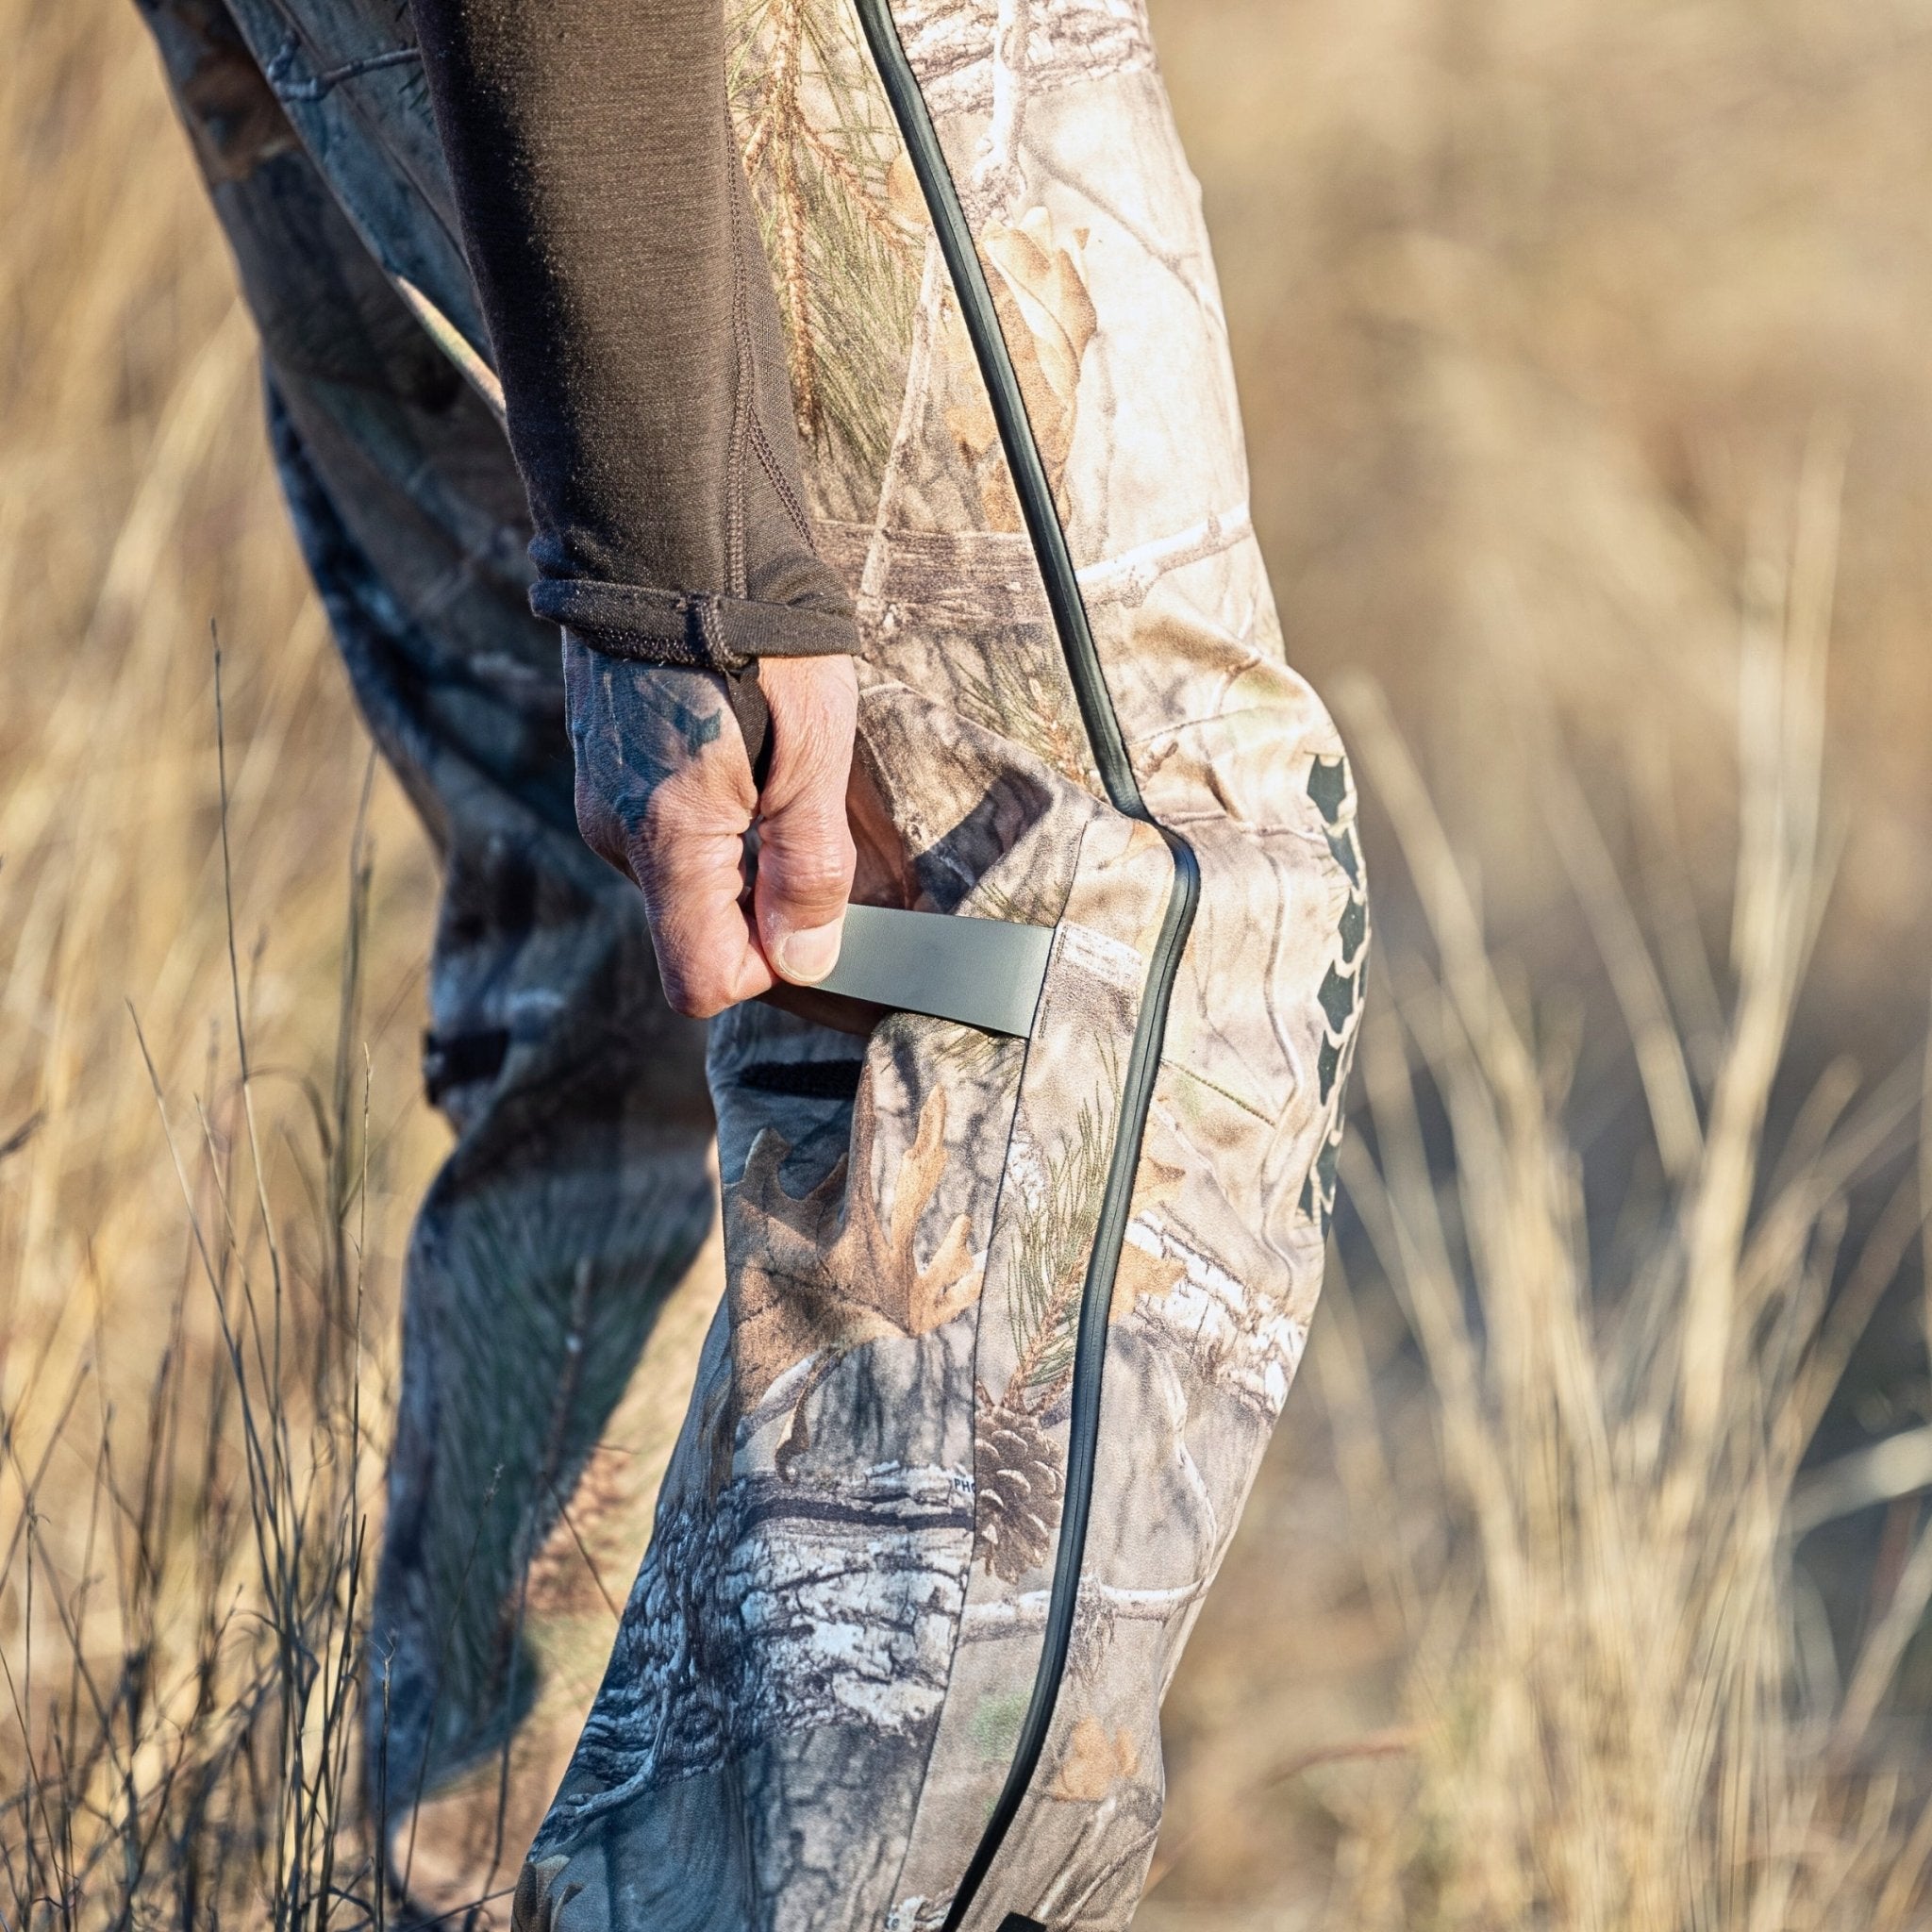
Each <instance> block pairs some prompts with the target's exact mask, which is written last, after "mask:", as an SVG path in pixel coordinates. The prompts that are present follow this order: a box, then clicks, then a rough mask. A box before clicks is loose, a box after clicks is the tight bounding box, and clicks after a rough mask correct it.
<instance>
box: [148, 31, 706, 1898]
mask: <svg viewBox="0 0 1932 1932" xmlns="http://www.w3.org/2000/svg"><path fill="white" fill-rule="evenodd" d="M143 10H144V12H145V13H146V15H147V18H148V20H149V23H150V25H152V26H153V28H154V30H155V32H156V35H157V38H158V43H159V46H160V49H161V53H162V57H163V60H164V63H165V65H166V68H167V71H168V75H169V78H170V80H171V82H172V84H173V85H174V88H175V94H176V98H177V102H178V104H179V106H180V109H181V112H182V115H183V118H184V120H185V121H186V123H187V125H188V128H189V131H190V133H191V136H192V139H193V141H194V144H195V148H196V152H197V155H198V156H199V158H200V159H201V161H202V164H203V167H204V170H205V172H206V174H207V175H208V181H209V186H210V190H211V192H212V194H213V198H214V201H215V205H216V208H217V210H218V212H219V213H220V215H221V218H222V220H223V222H224V225H225V228H226V230H227V233H228V237H229V240H230V242H231V243H232V245H233V248H234V252H235V255H236V258H237V261H238V264H239V266H240V269H241V271H242V280H243V285H244V288H245V290H246V291H247V294H248V298H249V300H250V303H251V306H252V307H253V308H254V311H255V314H256V317H257V320H258V324H259V325H260V328H261V333H262V340H263V347H264V356H265V361H266V367H267V380H268V391H269V393H268V415H269V425H270V434H271V437H272V440H273V443H274V449H275V459H276V463H277V466H278V468H279V470H280V473H281V476H282V480H283V485H284V489H285V491H286V493H287V497H288V501H289V505H290V508H291V512H292V515H293V520H294V524H295V527H296V531H297V535H298V538H299V540H300V542H301V545H302V549H303V552H304V555H305V558H306V559H307V561H308V567H309V569H310V571H311V573H312V575H313V576H314V578H315V581H316V584H317V587H318V589H319V591H320V592H321V594H322V596H323V599H324V602H325V606H326V608H327V611H328V615H329V618H330V621H331V625H332V626H333V629H334V632H335V635H336V639H337V641H338V643H339V646H340V648H341V654H342V658H343V660H344V663H345V666H346V668H347V670H348V672H349V675H350V679H351V683H352V686H353V688H354V691H355V693H356V697H357V700H358V705H359V706H360V708H361V710H362V713H363V715H364V717H365V719H366V720H367V722H368V723H369V725H370V728H371V729H372V731H373V732H374V734H375V738H376V741H377V742H378V744H379V745H380V747H381V749H382V752H383V755H384V756H385V758H387V759H388V760H389V762H390V763H391V766H392V768H393V769H394V770H395V772H396V773H397V774H398V776H399V777H400V778H401V780H402V782H403V784H404V785H405V787H406V788H407V789H408V792H409V795H410V796H411V798H412V800H413V801H414V802H415V804H416V806H417V808H418V810H419V811H420V812H421V814H422V816H423V819H424V822H425V826H426V827H427V829H428V831H429V833H430V835H431V837H432V838H433V839H434V840H435V841H436V843H437V846H438V849H439V852H440V854H441V862H442V870H443V891H442V904H441V913H440V917H439V921H438V926H437V932H436V941H435V950H434V957H433V962H432V967H431V974H430V1027H429V1031H428V1034H427V1037H426V1041H425V1080H426V1084H427V1087H428V1091H429V1094H430V1097H431V1099H432V1100H433V1101H434V1102H436V1103H437V1104H438V1105H439V1106H440V1107H441V1108H442V1109H443V1111H444V1112H445V1113H446V1114H447V1115H448V1117H449V1119H450V1121H451V1123H452V1124H453V1125H454V1126H455V1127H456V1129H457V1133H458V1139H457V1144H456V1146H455V1148H454V1149H453V1151H452V1153H451V1155H450V1157H449V1158H448V1160H447V1161H446V1163H445V1164H444V1166H443V1168H442V1170H441V1173H440V1174H438V1176H437V1177H436V1180H435V1182H434V1183H433V1185H432V1187H431V1189H430V1191H429V1193H428V1196H427V1197H426V1199H425V1202H424V1204H423V1208H422V1211H421V1214H420V1217H419V1219H418V1222H417V1225H416V1228H415V1232H414V1235H413V1238H412V1241H411V1244H410V1250H409V1257H408V1276H407V1286H406V1292H405V1313H404V1343H403V1364H402V1400H401V1407H400V1412H399V1414H398V1417H397V1421H396V1436H395V1441H394V1446H393V1451H392V1456H391V1468H390V1476H389V1506H388V1515H387V1520H386V1523H385V1525H384V1532H383V1547H382V1555H381V1561H380V1568H379V1574H378V1579H377V1585H376V1594H375V1610H374V1614H373V1617H372V1621H371V1630H370V1643H371V1646H372V1658H373V1675H372V1680H371V1687H370V1699H369V1754H368V1772H369V1789H370V1796H371V1800H372V1803H375V1804H376V1805H378V1806H379V1807H382V1808H383V1809H385V1810H386V1811H387V1813H388V1814H389V1817H388V1823H389V1824H390V1826H391V1829H390V1832H389V1837H390V1838H391V1840H393V1841H394V1843H395V1846H396V1848H397V1849H396V1861H397V1863H398V1865H399V1866H400V1865H401V1864H402V1863H403V1862H404V1861H405V1860H406V1858H407V1857H408V1856H409V1854H408V1851H407V1849H405V1848H406V1847H408V1846H410V1845H412V1844H413V1846H414V1851H415V1857H416V1860H417V1862H418V1864H419V1865H420V1866H421V1867H422V1868H423V1869H424V1870H425V1872H426V1871H430V1870H431V1869H432V1868H433V1869H434V1872H435V1874H436V1876H437V1878H438V1882H439V1884H441V1885H445V1886H446V1887H447V1888H449V1889H453V1890H456V1891H458V1893H461V1894H462V1895H465V1896H467V1895H469V1891H480V1890H487V1889H489V1876H490V1867H491V1862H492V1860H494V1859H496V1858H502V1859H507V1860H508V1864H509V1867H510V1869H511V1870H512V1871H513V1870H514V1866H515V1862H516V1860H517V1859H518V1857H520V1856H521V1853H522V1849H523V1846H522V1842H521V1840H519V1839H518V1838H517V1836H516V1831H517V1827H516V1825H515V1824H514V1822H511V1823H510V1824H508V1827H507V1828H506V1827H505V1825H504V1824H502V1822H501V1821H500V1820H499V1819H498V1817H497V1796H498V1789H499V1783H500V1779H499V1777H498V1770H499V1768H500V1754H502V1753H506V1752H508V1751H510V1750H511V1749H512V1744H513V1740H515V1739H516V1737H517V1734H518V1733H519V1731H520V1729H522V1728H523V1727H524V1726H525V1719H526V1717H527V1715H528V1714H529V1713H530V1712H531V1710H532V1709H533V1707H535V1705H536V1704H537V1702H538V1701H539V1699H540V1695H541V1691H542V1689H543V1688H544V1687H543V1685H542V1683H541V1674H542V1669H543V1668H544V1667H546V1666H547V1667H549V1668H551V1669H552V1670H553V1671H554V1670H560V1669H565V1668H567V1667H568V1666H567V1659H565V1658H564V1657H562V1655H561V1653H560V1650H559V1646H560V1645H563V1646H567V1645H568V1643H569V1642H572V1641H576V1642H579V1643H582V1644H583V1645H585V1646H587V1647H588V1651H589V1653H590V1654H591V1657H592V1659H593V1660H592V1661H591V1663H590V1666H589V1668H590V1669H591V1671H592V1672H593V1671H594V1668H595V1661H601V1657H602V1653H603V1650H604V1647H605V1646H606V1644H608V1634H609V1629H610V1627H611V1624H612V1622H613V1613H612V1612H611V1610H610V1609H609V1608H608V1604H607V1603H606V1602H605V1601H604V1595H605V1594H607V1593H608V1589H615V1590H618V1591H621V1589H622V1585H623V1578H624V1577H625V1574H627V1572H628V1567H629V1565H630V1564H631V1563H632V1562H634V1560H635V1548H636V1545H635V1542H634V1541H630V1542H627V1543H626V1542H625V1541H623V1540H622V1539H621V1540H620V1544H619V1547H620V1550H621V1554H619V1555H617V1556H616V1557H615V1558H614V1563H613V1568H612V1573H611V1578H610V1583H609V1585H608V1589H607V1587H606V1586H605V1585H603V1584H602V1583H601V1582H599V1583H597V1585H596V1587H595V1588H591V1579H589V1578H587V1577H586V1576H585V1575H584V1574H582V1559H578V1558H577V1557H576V1556H575V1544H576V1541H577V1540H578V1539H580V1538H582V1537H584V1536H587V1535H588V1536H590V1537H591V1540H592V1541H593V1542H594V1541H595V1537H596V1529H595V1525H593V1524H591V1521H590V1520H589V1514H588V1513H587V1512H590V1511H593V1510H595V1509H596V1508H597V1507H608V1506H609V1505H611V1504H613V1503H614V1504H615V1506H616V1507H617V1510H618V1513H619V1514H623V1512H624V1507H625V1504H626V1502H629V1501H633V1500H634V1499H633V1498H630V1497H628V1496H627V1495H626V1494H625V1486H624V1482H623V1480H622V1472H619V1473H617V1474H615V1475H613V1473H612V1472H611V1471H610V1470H608V1469H606V1470H604V1471H602V1472H601V1475H600V1476H599V1477H598V1482H599V1483H601V1488H600V1489H598V1493H597V1494H596V1495H594V1496H593V1495H591V1493H589V1491H586V1488H585V1484H586V1477H587V1472H588V1473H592V1474H594V1473H595V1472H594V1468H593V1465H594V1462H595V1457H596V1452H597V1448H598V1444H599V1442H600V1440H601V1439H602V1438H604V1437H605V1435H606V1433H607V1430H608V1425H609V1423H610V1419H611V1416H612V1413H613V1411H614V1410H615V1409H616V1408H617V1407H618V1405H619V1403H620V1402H621V1400H622V1398H623V1396H624V1393H625V1389H626V1385H627V1384H628V1382H629V1381H630V1378H631V1376H632V1374H633V1371H634V1369H635V1367H636V1365H637V1363H638V1360H639V1357H640V1354H641V1350H642V1348H643V1346H644V1343H645V1341H646V1339H647V1337H648V1335H649V1333H650V1330H651V1326H652V1324H653V1321H654V1319H655V1317H656V1314H657V1312H658V1308H659V1307H660V1305H661V1303H662V1301H663V1299H664V1297H665V1296H666V1294H667V1293H668V1292H669V1291H671V1290H672V1289H673V1288H674V1287H675V1285H676V1284H677V1283H678V1281H679V1280H680V1279H681V1278H682V1277H683V1276H684V1275H685V1274H686V1273H687V1271H688V1270H689V1269H690V1267H691V1264H692V1261H693V1259H694V1257H696V1256H697V1255H698V1253H699V1250H700V1248H701V1246H702V1244H703V1243H704V1241H705V1240H706V1237H707V1234H708V1230H709V1229H710V1227H711V1226H712V1224H713V1221H714V1218H715V1209H714V1205H713V1204H714V1183H713V1180H712V1178H711V1172H710V1158H709V1150H710V1142H711V1114H710V1108H709V1105H708V1097H707V1093H706V1090H705V1083H704V1068H703V1029H702V1028H701V1027H699V1026H696V1025H693V1024H690V1023H687V1022H683V1021H680V1020H678V1019H676V1018H675V1016H674V1015H672V1014H671V1013H670V1011H669V1009H668V1008H666V1007H665V1005H664V1003H663V1001H662V999H661V997H660V995H659V994H658V987H657V976H656V970H655V965H654V962H653V958H652V953H651V947H650V941H649V935H648V932H647V930H646V928H645V925H644V922H643V919H642V916H641V908H640V906H639V904H638V901H637V896H636V893H635V891H633V890H632V889H631V888H629V887H628V886H627V885H626V884H625V882H624V881H622V880H619V879H618V878H616V877H615V876H614V875H613V874H610V873H609V872H608V869H606V868H605V867H604V866H603V865H601V863H600V862H599V861H597V860H596V859H594V858H592V857H591V855H590V854H589V853H588V852H587V851H586V850H585V849H584V847H583V845H582V842H581V841H580V840H579V838H578V836H577V832H576V828H575V817H574V811H573V804H572V772H571V758H570V747H569V743H568V740H567V737H566V735H565V732H564V729H563V719H562V690H561V677H560V669H559V664H558V644H557V634H556V632H555V630H554V628H553V627H551V626H550V625H544V624H541V623H539V622H538V621H536V620H535V619H534V618H532V617H531V615H530V613H529V610H528V608H527V603H526V592H527V587H528V583H529V576H530V572H529V565H528V561H527V558H526V557H525V546H526V544H527V541H528V537H529V529H528V519H527V512H526V509H525V501H524V494H523V491H522V487H521V484H520V482H519V480H518V477H517V475H516V471H515V468H514V466H513V464H512V463H511V461H510V459H509V456H508V448H507V446H506V444H505V442H504V440H503V436H502V433H501V430H500V428H499V427H498V425H497V424H496V423H495V421H494V420H493V418H492V417H491V414H490V413H489V411H488V410H487V409H486V408H485V407H484V406H483V404H482V403H481V402H480V401H479V400H478V399H477V398H476V396H475V394H474V393H473V392H472V391H470V390H469V389H468V388H467V387H466V386H465V384H464V383H463V382H462V380H461V379H460V377H459V376H458V375H457V373H456V371H455V370H454V369H453V367H452V366H451V364H450V362H449V361H448V359H447V358H445V357H444V356H443V355H442V354H441V351H439V350H438V349H437V347H436V346H435V345H434V343H433V342H432V341H430V340H429V339H428V337H427V336H425V333H424V332H423V330H422V328H421V326H420V325H419V324H418V323H417V322H416V321H415V319H414V318H413V317H412V316H411V314H410V313H409V311H408V309H407V308H406V307H405V306H404V304H403V302H402V301H401V300H400V299H399V298H398V296H397V295H396V293H395V292H394V291H393V290H392V288H391V285H390V283H389V282H388V281H387V280H386V278H385V277H384V276H383V275H382V274H381V273H380V272H379V271H378V269H377V268H376V265H375V261H374V260H373V258H371V256H370V254H369V252H368V250H367V248H366V246H365V245H364V243H363V242H362V241H361V240H360V238H359V237H358V235H357V233H356V232H355V230H354V229H353V228H352V227H351V225H349V223H348V221H347V220H346V219H345V218H344V216H343V214H342V212H341V208H340V207H339V205H338V203H337V200H336V198H335V196H334V195H333V194H332V193H331V192H330V191H329V189H328V188H327V186H326V185H325V182H324V180H323V178H322V176H321V175H319V174H318V173H317V171H316V169H315V168H314V166H313V165H312V163H311V162H310V160H309V158H308V156H307V155H306V154H305V153H304V151H303V149H302V147H301V145H300V144H299V142H297V141H296V139H295V137H294V135H293V132H292V130H291V128H290V126H289V124H288V122H287V120H286V118H285V117H284V115H283V113H282V111H281V108H280V107H279V106H278V104H277V102H276V100H275V95H274V93H273V92H272V90H271V89H270V87H269V86H268V84H267V82H266V81H265V79H264V78H263V75H262V73H261V70H260V67H259V66H258V63H257V61H256V60H255V59H254V58H253V57H252V55H251V54H250V52H249V50H248V49H247V47H246V46H245V44H244V43H243V42H242V40H241V38H240V36H239V35H238V34H237V33H236V31H235V29H234V27H233V25H231V23H230V20H229V17H228V15H227V14H226V12H225V9H224V8H222V7H221V6H220V5H218V4H215V0H151V4H146V5H144V8H143ZM591 1487H592V1488H597V1484H594V1483H593V1484H592V1485H591ZM574 1496H575V1505H574V1507H573V1509H572V1521H571V1523H570V1524H568V1525H562V1526H560V1525H559V1514H560V1512H561V1511H562V1510H563V1509H564V1507H565V1505H566V1502H567V1501H568V1500H569V1499H572V1498H573V1497H574ZM600 1499H601V1502H600ZM633 1515H634V1512H633ZM641 1527H642V1525H641V1523H636V1522H633V1523H632V1526H631V1530H630V1535H632V1536H635V1537H641ZM559 1548H560V1549H561V1554H560V1555H559V1554H558V1550H559ZM577 1625H582V1626H584V1627H583V1628H582V1629H578V1628H577V1627H576V1626H577ZM578 1674H579V1675H581V1674H583V1672H582V1670H581V1669H580V1670H579V1673H578ZM571 1724H572V1727H573V1728H574V1724H575V1719H574V1718H573V1719H572V1720H571ZM554 1775H555V1767H549V1768H546V1767H544V1766H542V1765H541V1764H537V1765H535V1766H534V1767H532V1766H529V1765H526V1764H525V1762H524V1760H523V1759H522V1758H519V1759H518V1762H517V1780H516V1785H517V1788H516V1790H514V1791H513V1792H512V1794H511V1796H512V1799H513V1801H514V1804H515V1806H520V1807H521V1808H522V1809H523V1810H527V1808H528V1807H529V1805H530V1804H531V1803H533V1802H541V1797H542V1795H543V1794H544V1792H545V1791H546V1790H547V1789H548V1783H549V1780H550V1779H551V1778H552V1777H553V1776H554ZM532 1777H534V1779H535V1780H536V1784H535V1788H534V1790H533V1789H531V1787H530V1780H531V1778H532ZM453 1781H455V1782H459V1783H463V1784H464V1785H465V1787H466V1788H471V1787H473V1788H474V1791H475V1796H474V1802H473V1803H471V1804H470V1805H469V1806H468V1807H467V1808H468V1810H469V1812H470V1813H471V1814H473V1815H472V1816H471V1817H470V1818H469V1820H468V1821H467V1824H466V1826H465V1830H464V1831H461V1832H458V1838H462V1837H464V1836H465V1835H466V1834H467V1837H468V1838H469V1839H470V1840H474V1842H471V1843H469V1844H467V1845H460V1844H459V1845H458V1846H456V1847H454V1848H452V1847H451V1846H450V1845H448V1844H446V1843H443V1842H441V1840H444V1839H447V1838H448V1837H449V1831H448V1828H447V1826H448V1820H447V1812H448V1807H444V1821H443V1824H442V1825H441V1826H440V1827H439V1829H438V1830H434V1831H431V1830H423V1831H412V1830H411V1829H409V1827H408V1819H409V1817H410V1814H411V1813H412V1811H413V1809H414V1807H415V1806H416V1804H417V1803H418V1801H419V1800H422V1799H427V1798H434V1797H435V1796H436V1795H437V1794H438V1793H439V1792H441V1791H443V1790H446V1789H447V1788H448V1787H450V1786H451V1784H452V1782H453ZM528 1829H529V1825H528V1824H527V1823H525V1824H524V1825H523V1827H522V1830H523V1835H524V1836H525V1837H526V1836H527V1832H528ZM453 1861H454V1863H455V1865H456V1866H458V1868H460V1871H459V1873H458V1872H452V1871H450V1870H448V1869H446V1868H448V1867H450V1866H451V1864H452V1862H453ZM412 1882H413V1874H412ZM465 1887H468V1888H469V1890H467V1891H466V1890H465ZM416 1889H417V1890H423V1887H422V1885H421V1884H420V1883H418V1884H416Z"/></svg>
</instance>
